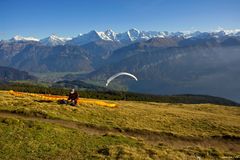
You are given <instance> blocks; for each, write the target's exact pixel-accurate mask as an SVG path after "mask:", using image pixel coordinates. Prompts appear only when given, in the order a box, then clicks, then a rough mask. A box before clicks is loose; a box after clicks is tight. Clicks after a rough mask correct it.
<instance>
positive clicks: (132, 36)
mask: <svg viewBox="0 0 240 160" xmlns="http://www.w3.org/2000/svg"><path fill="white" fill-rule="evenodd" d="M224 36H240V30H239V29H236V30H218V31H214V32H200V31H193V32H189V31H188V32H187V31H186V32H168V31H162V32H158V31H139V30H137V29H130V30H128V31H126V32H122V33H116V32H114V31H112V30H111V29H108V30H106V31H104V32H98V31H96V30H92V31H90V32H88V33H85V34H79V35H78V36H76V37H72V38H63V37H59V36H57V35H54V34H53V35H50V36H49V37H47V38H43V39H37V38H34V37H22V36H15V37H13V38H11V39H10V40H7V41H12V42H17V41H35V42H39V43H41V44H43V45H51V46H55V45H65V44H69V45H83V44H87V43H89V42H94V41H99V40H105V41H115V42H121V43H130V42H134V41H142V40H149V39H151V38H156V37H159V38H169V37H183V38H185V39H188V38H194V37H198V38H200V37H201V38H206V37H216V38H220V37H224Z"/></svg>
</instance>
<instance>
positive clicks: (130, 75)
mask: <svg viewBox="0 0 240 160" xmlns="http://www.w3.org/2000/svg"><path fill="white" fill-rule="evenodd" d="M121 75H126V76H129V77H132V78H134V79H135V80H136V81H137V80H138V79H137V77H136V76H134V75H133V74H131V73H127V72H119V73H117V74H114V75H112V76H111V77H110V78H108V80H107V83H106V86H108V84H109V83H110V82H111V81H112V80H114V79H115V78H117V77H118V76H121Z"/></svg>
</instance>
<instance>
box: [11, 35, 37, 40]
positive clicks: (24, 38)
mask: <svg viewBox="0 0 240 160" xmlns="http://www.w3.org/2000/svg"><path fill="white" fill-rule="evenodd" d="M10 41H39V39H37V38H34V37H23V36H19V35H16V36H14V37H13V38H12V39H10Z"/></svg>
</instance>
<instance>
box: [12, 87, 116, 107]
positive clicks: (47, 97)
mask: <svg viewBox="0 0 240 160" xmlns="http://www.w3.org/2000/svg"><path fill="white" fill-rule="evenodd" d="M8 93H9V94H11V95H14V96H32V97H37V98H41V99H44V100H52V101H57V100H62V99H63V100H67V99H68V97H67V96H58V95H50V94H36V93H25V92H16V91H13V90H10V91H9V92H8ZM82 103H86V104H95V105H98V106H103V107H111V108H114V107H117V105H116V104H114V103H107V102H104V101H101V100H95V99H87V98H80V100H79V101H78V104H82Z"/></svg>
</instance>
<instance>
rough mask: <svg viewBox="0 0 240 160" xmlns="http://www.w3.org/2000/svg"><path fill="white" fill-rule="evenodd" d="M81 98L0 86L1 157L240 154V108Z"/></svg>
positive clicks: (204, 156)
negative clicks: (61, 99)
mask: <svg viewBox="0 0 240 160" xmlns="http://www.w3.org/2000/svg"><path fill="white" fill-rule="evenodd" d="M79 101H80V102H79V104H78V105H77V106H76V107H73V106H70V105H65V104H64V105H62V104H58V103H57V101H56V100H55V99H44V98H43V97H41V96H32V95H27V94H26V95H24V96H19V95H16V94H11V92H9V91H0V135H1V136H0V159H226V158H227V159H234V158H235V159H237V158H240V108H239V107H236V106H224V105H214V104H182V103H174V104H172V103H159V102H144V101H141V102H140V101H122V100H115V101H113V100H111V101H110V100H101V101H100V100H97V99H86V98H85V99H81V98H80V100H79ZM95 101H96V102H98V101H100V102H102V103H93V102H95ZM99 104H115V105H116V106H115V107H108V106H107V105H106V106H104V105H99Z"/></svg>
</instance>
